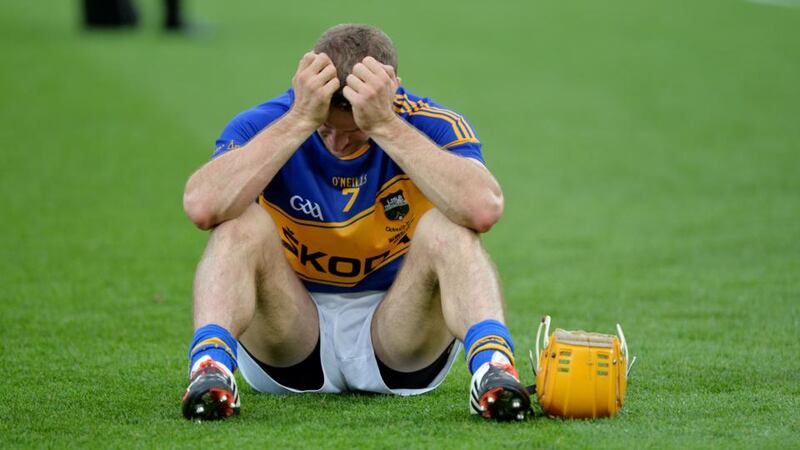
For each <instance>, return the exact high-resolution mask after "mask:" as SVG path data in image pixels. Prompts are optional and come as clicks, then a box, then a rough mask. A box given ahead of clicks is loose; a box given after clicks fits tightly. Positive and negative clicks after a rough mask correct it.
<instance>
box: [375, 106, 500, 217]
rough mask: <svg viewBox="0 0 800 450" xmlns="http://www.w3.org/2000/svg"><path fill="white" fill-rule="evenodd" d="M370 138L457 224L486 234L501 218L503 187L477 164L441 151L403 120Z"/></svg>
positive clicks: (386, 126)
mask: <svg viewBox="0 0 800 450" xmlns="http://www.w3.org/2000/svg"><path fill="white" fill-rule="evenodd" d="M370 137H371V138H372V139H373V140H374V141H375V142H377V143H378V145H380V146H381V148H383V149H384V151H385V152H386V153H387V154H388V155H389V157H391V158H392V160H394V161H395V162H396V163H397V165H399V166H400V167H401V168H402V169H403V171H405V172H406V173H407V174H408V175H409V176H410V177H411V180H412V181H414V183H415V184H416V185H417V186H418V187H419V189H420V190H421V191H422V193H423V194H425V196H426V197H428V199H430V201H431V202H432V203H433V204H434V206H436V207H437V208H438V209H439V210H440V211H442V213H444V215H445V216H447V217H448V218H449V219H450V220H452V221H453V222H455V223H457V224H459V225H463V226H465V227H467V228H471V229H473V230H475V231H478V232H485V231H488V230H489V228H491V227H492V225H494V224H495V223H496V222H497V220H498V219H499V218H500V215H501V214H502V212H503V193H502V191H501V189H500V185H499V184H498V183H497V181H496V180H495V179H494V177H493V176H492V175H491V173H489V171H488V170H486V168H485V167H483V166H481V165H480V164H479V163H477V162H476V161H473V160H471V159H470V158H463V157H460V156H458V155H454V154H452V153H450V152H448V151H445V150H443V149H441V148H440V147H439V146H437V145H436V144H435V143H434V142H433V141H431V140H430V139H428V138H427V137H426V136H424V135H423V134H422V133H420V132H419V131H418V130H417V129H416V128H414V127H412V126H411V125H409V124H408V123H406V122H405V121H404V120H402V119H400V118H399V117H398V118H397V119H396V120H392V121H390V122H387V123H386V124H384V125H381V126H379V127H377V128H375V129H373V130H371V133H370Z"/></svg>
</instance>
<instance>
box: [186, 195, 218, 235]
mask: <svg viewBox="0 0 800 450" xmlns="http://www.w3.org/2000/svg"><path fill="white" fill-rule="evenodd" d="M183 211H184V212H185V213H186V215H187V216H188V217H189V220H191V221H192V223H193V224H195V226H196V227H197V228H200V229H201V230H210V229H211V228H213V227H214V225H216V219H215V217H214V214H213V213H212V211H211V209H210V208H209V207H208V202H207V201H205V199H201V198H198V195H196V194H192V193H190V192H188V191H187V192H185V193H184V194H183Z"/></svg>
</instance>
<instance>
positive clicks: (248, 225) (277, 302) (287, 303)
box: [194, 204, 319, 367]
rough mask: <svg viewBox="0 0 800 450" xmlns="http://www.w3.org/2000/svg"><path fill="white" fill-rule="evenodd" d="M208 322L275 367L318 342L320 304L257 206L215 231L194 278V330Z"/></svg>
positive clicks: (301, 355) (304, 353)
mask: <svg viewBox="0 0 800 450" xmlns="http://www.w3.org/2000/svg"><path fill="white" fill-rule="evenodd" d="M209 323H216V324H218V325H221V326H223V327H225V328H227V329H228V331H230V333H231V334H232V335H233V336H234V337H235V338H237V339H239V340H240V341H241V342H242V343H243V344H244V345H245V346H246V347H247V349H248V350H249V351H251V352H252V353H253V354H254V356H255V357H256V358H258V359H259V360H261V361H263V362H265V363H267V364H269V365H272V366H276V367H287V366H291V365H293V364H297V363H299V362H300V361H302V360H303V359H305V358H306V357H307V356H308V355H309V354H310V353H311V351H312V350H313V349H314V346H315V345H316V343H317V339H318V337H319V318H318V316H317V309H316V306H315V305H314V302H313V301H312V300H311V298H310V297H309V295H308V292H307V291H306V290H305V288H304V287H303V285H302V284H301V283H300V280H299V279H298V278H297V276H296V275H295V274H294V272H293V271H292V269H291V267H290V266H289V263H288V262H287V261H286V257H285V256H284V254H283V248H282V246H281V242H280V239H279V238H278V235H277V233H276V230H275V224H274V222H273V221H272V219H271V218H270V217H269V214H267V213H266V212H265V211H264V210H262V209H261V207H259V206H258V205H255V204H253V205H252V206H250V207H249V208H248V209H247V210H246V211H245V212H244V213H243V214H242V215H241V216H239V217H238V218H236V219H233V220H229V221H227V222H224V223H222V224H220V225H219V226H218V227H217V228H215V229H214V230H213V231H212V232H211V236H210V238H209V241H208V245H207V247H206V250H205V253H204V254H203V258H202V259H201V260H200V264H199V265H198V267H197V272H196V274H195V280H194V326H195V329H197V328H200V327H202V326H203V325H206V324H209Z"/></svg>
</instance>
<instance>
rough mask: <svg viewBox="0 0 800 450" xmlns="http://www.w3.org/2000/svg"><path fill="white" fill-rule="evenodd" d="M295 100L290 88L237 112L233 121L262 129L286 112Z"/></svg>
mask: <svg viewBox="0 0 800 450" xmlns="http://www.w3.org/2000/svg"><path fill="white" fill-rule="evenodd" d="M293 102H294V91H293V90H292V89H289V90H287V91H285V92H284V93H282V94H281V95H279V96H277V97H274V98H271V99H269V100H267V101H265V102H263V103H260V104H258V105H256V106H253V107H252V108H248V109H246V110H244V111H242V112H240V113H239V114H237V115H236V116H235V117H234V118H233V120H232V121H231V123H236V124H238V125H240V126H254V127H257V129H258V130H261V129H262V128H264V127H265V126H266V125H268V124H269V123H271V122H273V121H274V120H276V119H278V118H279V117H281V116H282V115H284V114H286V112H287V111H289V109H291V107H292V103H293Z"/></svg>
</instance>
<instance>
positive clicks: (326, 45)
mask: <svg viewBox="0 0 800 450" xmlns="http://www.w3.org/2000/svg"><path fill="white" fill-rule="evenodd" d="M314 52H315V53H325V54H326V55H328V56H329V57H330V58H331V61H333V65H334V66H336V75H337V76H338V77H339V85H340V88H339V89H338V90H337V91H336V93H334V94H333V98H332V99H331V105H332V106H335V107H337V108H341V109H345V110H350V109H351V106H350V102H348V101H347V99H346V98H344V95H343V94H342V91H343V89H344V86H345V84H346V81H345V80H346V79H347V76H348V75H350V72H351V71H352V70H353V66H355V65H356V64H358V63H360V62H361V60H363V59H364V58H366V57H367V56H372V57H373V58H375V59H377V60H378V61H380V62H381V63H383V64H386V65H389V66H392V67H394V70H395V72H397V50H395V48H394V43H393V42H392V40H391V39H389V36H387V35H386V33H384V32H383V31H381V30H380V29H378V28H375V27H373V26H371V25H363V24H353V23H345V24H341V25H336V26H335V27H332V28H329V29H328V30H327V31H325V32H324V33H322V36H320V38H319V39H318V40H317V42H316V44H314Z"/></svg>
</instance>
